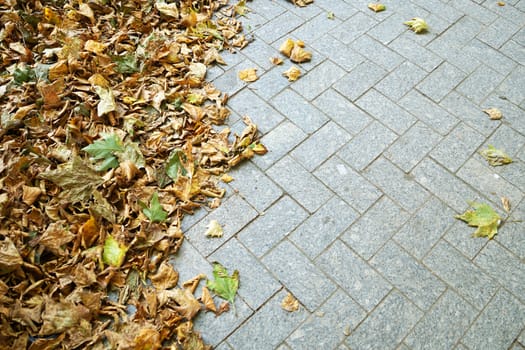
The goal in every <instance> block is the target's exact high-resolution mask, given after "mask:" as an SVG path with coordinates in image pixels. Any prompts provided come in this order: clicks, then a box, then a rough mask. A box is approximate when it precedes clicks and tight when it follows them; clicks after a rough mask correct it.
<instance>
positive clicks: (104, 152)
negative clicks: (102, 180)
mask: <svg viewBox="0 0 525 350" xmlns="http://www.w3.org/2000/svg"><path fill="white" fill-rule="evenodd" d="M82 150H83V151H86V152H87V153H89V155H90V156H91V157H92V158H93V159H94V160H103V161H102V162H101V164H100V165H99V166H98V167H97V170H98V171H105V170H108V169H110V168H116V167H117V166H118V159H117V157H116V156H115V153H116V152H122V151H124V147H122V141H121V140H120V139H119V138H118V136H117V135H115V134H112V135H107V136H106V137H104V138H103V139H102V140H97V141H95V142H93V143H92V144H91V145H88V146H86V147H84V148H82Z"/></svg>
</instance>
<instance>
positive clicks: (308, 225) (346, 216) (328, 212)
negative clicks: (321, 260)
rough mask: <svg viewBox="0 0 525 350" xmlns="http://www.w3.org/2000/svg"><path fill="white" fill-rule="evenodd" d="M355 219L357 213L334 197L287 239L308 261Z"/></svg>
mask: <svg viewBox="0 0 525 350" xmlns="http://www.w3.org/2000/svg"><path fill="white" fill-rule="evenodd" d="M357 217H358V213H357V212H355V211H354V210H353V209H352V208H350V207H349V206H348V205H347V204H346V203H345V202H343V201H342V200H341V199H339V198H338V197H334V198H332V199H331V200H329V201H328V202H327V203H326V204H325V205H323V206H322V207H321V208H319V210H317V212H315V213H314V214H313V215H312V216H310V217H309V218H308V219H306V221H304V222H303V223H302V224H301V225H300V226H299V227H297V228H296V229H295V231H294V232H292V233H291V234H290V235H289V236H288V237H289V239H290V240H291V241H292V242H294V243H295V244H296V245H297V246H298V247H299V248H300V249H301V250H302V251H303V252H304V253H305V254H306V255H307V256H308V257H309V258H310V259H314V258H315V257H317V256H318V255H319V254H320V253H321V252H322V251H323V250H325V249H326V247H327V246H328V245H330V244H331V243H332V242H333V241H334V240H335V239H336V238H337V237H338V236H339V235H340V234H341V233H342V232H343V231H344V230H345V229H346V228H347V227H348V226H350V225H351V224H352V223H353V222H354V221H355V220H356V219H357Z"/></svg>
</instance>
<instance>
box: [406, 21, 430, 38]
mask: <svg viewBox="0 0 525 350" xmlns="http://www.w3.org/2000/svg"><path fill="white" fill-rule="evenodd" d="M404 24H405V25H407V26H409V27H410V29H412V31H414V33H416V34H421V33H424V32H426V31H427V30H428V25H427V22H425V20H424V19H422V18H419V17H414V18H412V19H411V20H410V21H406V22H404Z"/></svg>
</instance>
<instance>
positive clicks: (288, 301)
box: [281, 293, 299, 312]
mask: <svg viewBox="0 0 525 350" xmlns="http://www.w3.org/2000/svg"><path fill="white" fill-rule="evenodd" d="M281 308H283V310H286V311H288V312H294V311H297V310H299V300H297V299H295V297H294V296H293V295H292V293H288V294H287V295H286V297H284V299H283V301H282V302H281Z"/></svg>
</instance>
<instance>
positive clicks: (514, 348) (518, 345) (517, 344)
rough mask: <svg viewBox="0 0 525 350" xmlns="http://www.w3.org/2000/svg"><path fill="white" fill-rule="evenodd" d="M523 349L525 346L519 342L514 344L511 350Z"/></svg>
mask: <svg viewBox="0 0 525 350" xmlns="http://www.w3.org/2000/svg"><path fill="white" fill-rule="evenodd" d="M523 349H525V346H523V345H521V344H520V343H518V342H514V344H512V346H511V347H510V350H523Z"/></svg>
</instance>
